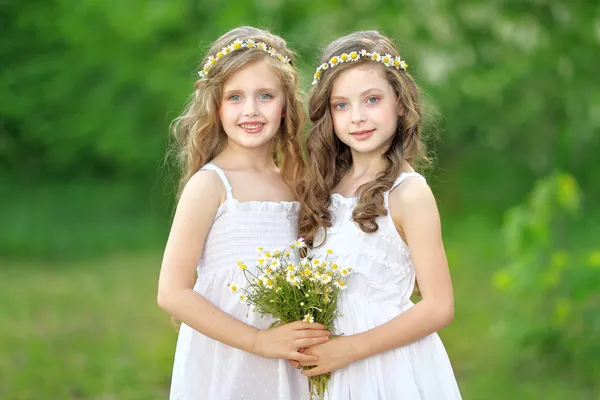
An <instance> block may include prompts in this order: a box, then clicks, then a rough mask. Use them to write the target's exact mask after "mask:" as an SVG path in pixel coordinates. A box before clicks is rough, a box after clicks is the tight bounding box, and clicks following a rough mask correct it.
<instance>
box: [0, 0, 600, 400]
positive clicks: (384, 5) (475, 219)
mask: <svg viewBox="0 0 600 400" xmlns="http://www.w3.org/2000/svg"><path fill="white" fill-rule="evenodd" d="M0 14H1V15H2V21H3V31H4V32H3V35H2V37H1V38H0V54H1V56H2V69H1V70H0V227H1V229H0V303H1V304H2V307H0V354H1V357H0V398H2V399H94V400H109V399H161V398H166V396H167V393H168V386H169V380H170V370H171V363H172V358H173V351H174V344H175V339H176V333H175V331H174V329H173V328H172V326H171V325H170V322H169V318H168V316H167V315H165V314H164V313H162V312H161V311H159V310H158V308H157V306H156V302H155V297H156V279H157V274H158V270H159V264H160V257H161V251H162V247H163V246H164V242H165V240H166V236H167V232H168V228H169V223H170V217H171V212H172V201H173V183H174V177H173V176H172V174H171V173H170V171H169V169H168V168H165V167H163V166H162V164H161V163H162V159H163V157H164V150H165V147H166V144H167V131H168V124H169V122H170V121H171V120H172V119H173V118H174V117H175V116H176V115H177V113H178V111H179V110H180V109H181V107H182V106H183V103H184V101H185V98H186V96H188V95H189V94H190V93H191V90H192V84H193V81H194V79H195V76H196V75H195V70H196V68H197V65H196V64H197V63H198V61H199V60H200V59H201V57H202V54H203V51H204V50H205V49H206V48H207V47H208V46H209V45H210V43H211V42H212V41H213V40H214V39H216V38H217V37H218V36H219V35H221V34H222V33H224V32H225V31H226V30H228V29H231V28H233V27H235V26H239V25H256V26H261V27H267V28H269V29H271V30H273V31H274V32H276V33H278V34H280V35H282V36H283V37H285V38H286V39H287V40H288V43H289V45H290V46H291V47H292V48H293V49H295V50H296V51H297V52H298V54H299V56H300V59H299V60H300V63H299V65H300V68H301V70H302V72H303V74H304V79H303V87H304V89H306V90H308V88H309V82H310V78H311V76H312V72H313V68H314V65H315V64H316V63H317V57H318V54H319V52H320V49H321V48H322V47H323V46H324V45H325V44H327V43H328V42H329V41H330V40H332V39H333V38H335V37H337V36H339V35H342V34H345V33H348V32H351V31H353V30H358V29H377V30H380V31H382V32H383V33H385V34H387V35H389V36H391V37H392V38H394V39H395V40H396V42H397V44H398V45H399V48H400V50H401V54H402V56H403V58H405V59H406V60H407V61H408V63H409V65H410V66H411V68H410V72H411V74H413V75H414V76H415V78H416V79H417V81H418V82H419V84H420V85H421V86H422V87H423V90H424V92H425V94H426V97H427V99H428V101H429V102H430V103H431V105H432V106H433V107H434V108H435V110H437V112H438V113H439V115H441V116H442V118H440V119H438V120H437V122H436V126H438V127H439V141H437V142H435V143H432V146H433V148H434V149H435V152H436V154H437V161H436V167H435V169H434V170H433V171H431V172H430V174H429V181H430V184H431V185H432V187H433V189H434V191H435V193H436V196H437V197H438V201H439V204H440V209H441V213H442V217H443V223H444V238H445V244H446V248H447V252H448V257H449V260H450V263H451V268H452V274H453V282H454V287H455V293H456V319H455V322H454V323H453V324H452V325H451V326H450V327H449V328H447V329H446V330H444V331H443V332H441V336H442V338H443V339H444V343H445V345H446V348H447V350H448V352H449V354H450V357H451V360H452V362H453V365H454V368H455V371H456V374H457V377H458V380H459V384H460V387H461V390H462V392H463V397H464V398H465V399H506V398H511V399H515V400H517V399H551V400H552V399H585V400H587V399H600V370H599V368H600V367H599V366H600V243H599V240H598V238H600V224H599V222H600V207H599V206H598V204H599V203H598V200H599V195H600V180H599V179H597V175H598V173H599V172H600V166H599V165H598V163H597V161H596V156H594V154H598V151H599V150H600V135H599V133H600V85H599V84H598V79H597V69H598V68H597V65H598V64H599V61H600V51H599V50H600V5H599V4H598V3H597V2H595V1H591V0H590V1H585V0H582V1H579V2H571V3H568V2H564V1H563V2H561V1H558V2H553V1H547V0H523V1H520V2H511V1H494V2H490V1H479V0H463V1H458V0H435V1H433V0H427V1H423V0H421V1H418V0H408V1H405V2H402V3H401V4H394V3H389V2H384V1H380V0H372V1H370V2H359V1H331V2H317V1H312V0H306V1H301V2H293V1H287V0H265V1H255V2H246V1H239V0H231V1H228V2H227V3H222V2H217V1H210V0H204V1H183V0H172V1H170V2H145V1H140V0H130V1H128V2H117V1H115V0H104V1H99V0H84V1H79V2H76V1H73V0H48V1H45V2H34V1H31V2H20V3H18V2H4V3H2V4H1V5H0Z"/></svg>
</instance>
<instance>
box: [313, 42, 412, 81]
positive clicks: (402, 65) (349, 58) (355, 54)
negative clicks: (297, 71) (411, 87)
mask: <svg viewBox="0 0 600 400" xmlns="http://www.w3.org/2000/svg"><path fill="white" fill-rule="evenodd" d="M361 58H369V59H371V60H372V61H375V62H378V63H381V64H383V65H385V66H386V67H389V68H396V69H398V70H400V69H401V70H403V71H406V68H408V64H407V63H406V62H405V61H404V60H402V59H401V58H400V56H396V57H394V56H392V55H391V54H385V55H381V54H379V53H377V52H373V53H370V52H368V51H367V50H365V49H362V50H359V51H352V52H350V53H343V54H341V55H339V56H333V57H331V58H330V59H329V61H328V62H326V63H323V64H321V65H319V67H317V70H316V71H315V74H314V76H313V78H314V79H313V81H312V85H313V86H314V85H316V84H317V83H319V81H320V80H321V76H322V74H323V71H325V70H327V69H329V68H333V67H335V66H336V65H338V64H340V63H344V62H354V61H358V60H360V59H361Z"/></svg>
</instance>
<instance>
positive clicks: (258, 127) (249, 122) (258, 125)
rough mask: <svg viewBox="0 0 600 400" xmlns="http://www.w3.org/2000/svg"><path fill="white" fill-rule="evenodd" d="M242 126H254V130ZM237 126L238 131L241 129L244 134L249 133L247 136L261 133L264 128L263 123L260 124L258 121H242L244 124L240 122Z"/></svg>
mask: <svg viewBox="0 0 600 400" xmlns="http://www.w3.org/2000/svg"><path fill="white" fill-rule="evenodd" d="M242 125H256V126H257V127H256V128H244V127H243V126H242ZM238 126H239V127H240V129H242V130H243V131H244V132H246V133H249V134H257V133H260V132H262V130H263V128H264V127H265V123H264V122H260V121H244V122H240V123H239V124H238Z"/></svg>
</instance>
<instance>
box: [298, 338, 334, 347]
mask: <svg viewBox="0 0 600 400" xmlns="http://www.w3.org/2000/svg"><path fill="white" fill-rule="evenodd" d="M328 340H329V337H328V336H323V337H316V338H306V339H298V340H296V341H295V342H294V347H310V346H314V345H316V344H323V343H325V342H327V341H328Z"/></svg>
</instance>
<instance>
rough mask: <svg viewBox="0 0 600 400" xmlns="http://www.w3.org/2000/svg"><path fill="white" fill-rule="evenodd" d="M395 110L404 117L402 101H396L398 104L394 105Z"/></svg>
mask: <svg viewBox="0 0 600 400" xmlns="http://www.w3.org/2000/svg"><path fill="white" fill-rule="evenodd" d="M396 112H397V113H398V116H399V117H404V105H403V104H402V103H398V106H397V107H396Z"/></svg>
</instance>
